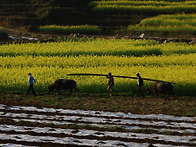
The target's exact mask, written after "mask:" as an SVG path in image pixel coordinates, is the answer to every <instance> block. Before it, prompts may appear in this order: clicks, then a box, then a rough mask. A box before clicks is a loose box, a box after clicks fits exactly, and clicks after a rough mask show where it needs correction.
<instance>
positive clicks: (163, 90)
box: [147, 81, 175, 97]
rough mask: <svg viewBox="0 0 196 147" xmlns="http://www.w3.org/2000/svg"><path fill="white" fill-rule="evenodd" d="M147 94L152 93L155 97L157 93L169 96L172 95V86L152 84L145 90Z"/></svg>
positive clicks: (164, 83) (161, 83)
mask: <svg viewBox="0 0 196 147" xmlns="http://www.w3.org/2000/svg"><path fill="white" fill-rule="evenodd" d="M147 92H148V94H151V93H154V94H155V96H157V94H158V93H160V94H168V96H170V95H173V96H174V97H175V95H174V92H173V86H172V84H170V83H169V82H159V81H157V82H155V83H153V84H152V86H151V88H150V89H147Z"/></svg>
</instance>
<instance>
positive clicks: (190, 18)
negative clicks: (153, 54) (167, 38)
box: [128, 14, 196, 35]
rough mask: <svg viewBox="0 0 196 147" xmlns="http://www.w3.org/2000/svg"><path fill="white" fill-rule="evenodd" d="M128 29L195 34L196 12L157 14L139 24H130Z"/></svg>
mask: <svg viewBox="0 0 196 147" xmlns="http://www.w3.org/2000/svg"><path fill="white" fill-rule="evenodd" d="M128 30H129V31H140V32H144V31H145V32H146V31H147V32H148V31H151V32H163V33H165V32H171V33H174V34H189V35H190V34H192V35H195V34H196V14H176V15H159V16H156V17H152V18H146V19H144V20H142V21H141V22H140V24H139V25H130V26H129V27H128Z"/></svg>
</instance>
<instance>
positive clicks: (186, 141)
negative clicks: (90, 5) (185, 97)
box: [0, 104, 196, 147]
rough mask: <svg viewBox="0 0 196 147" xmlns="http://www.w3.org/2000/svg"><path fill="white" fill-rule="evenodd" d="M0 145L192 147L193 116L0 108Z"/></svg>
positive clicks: (195, 143)
mask: <svg viewBox="0 0 196 147" xmlns="http://www.w3.org/2000/svg"><path fill="white" fill-rule="evenodd" d="M0 118H1V119H0V134H1V135H0V145H2V146H3V145H5V146H20V145H21V146H24V145H25V146H32V145H33V146H40V145H48V146H52V145H73V146H144V147H147V146H149V145H154V146H161V147H162V146H169V147H171V146H196V117H177V116H171V115H163V114H160V115H154V114H152V115H141V114H131V113H121V112H103V111H84V110H70V109H54V108H37V107H32V106H31V107H30V106H7V105H2V104H1V105H0Z"/></svg>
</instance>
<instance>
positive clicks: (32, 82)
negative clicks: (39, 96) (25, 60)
mask: <svg viewBox="0 0 196 147" xmlns="http://www.w3.org/2000/svg"><path fill="white" fill-rule="evenodd" d="M34 82H35V79H34V78H33V76H32V75H31V73H29V79H28V86H29V88H28V91H27V95H28V94H29V92H30V90H32V92H33V94H34V95H36V93H35V90H34V89H33V84H34Z"/></svg>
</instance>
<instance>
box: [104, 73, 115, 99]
mask: <svg viewBox="0 0 196 147" xmlns="http://www.w3.org/2000/svg"><path fill="white" fill-rule="evenodd" d="M106 77H107V78H108V79H109V81H108V85H109V86H108V88H107V91H108V92H109V93H110V96H113V86H114V78H113V76H112V74H111V73H108V75H107V76H106Z"/></svg>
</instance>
